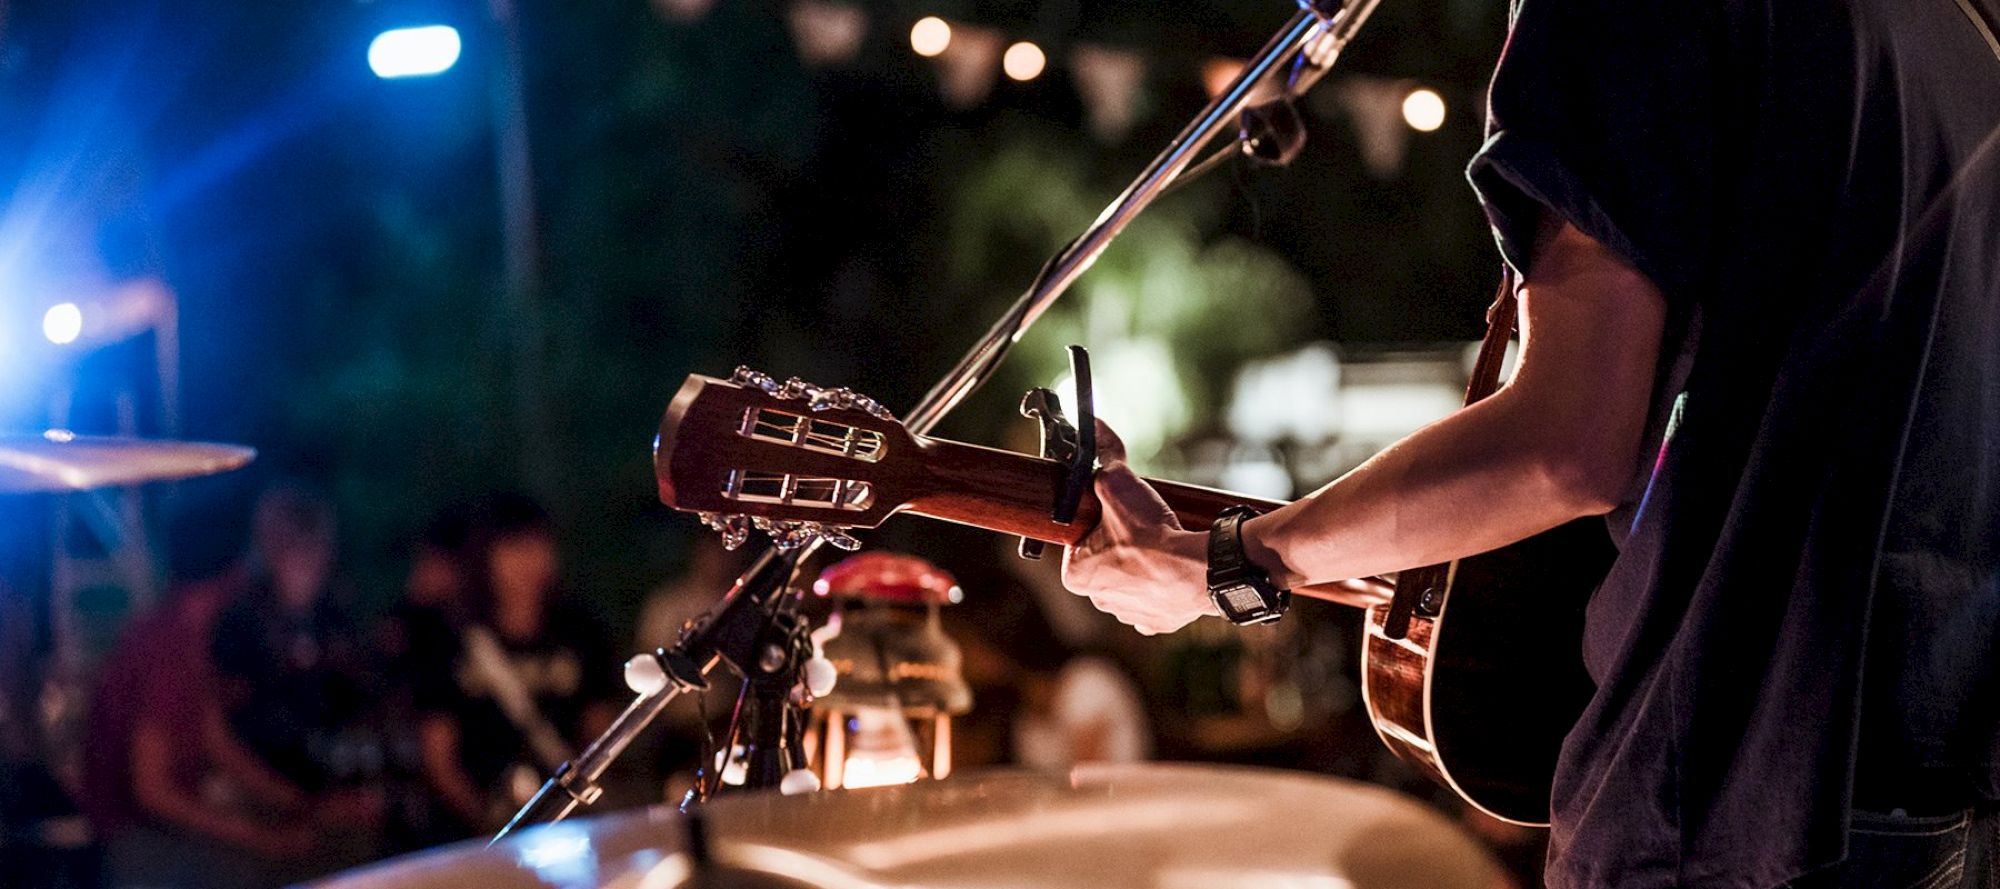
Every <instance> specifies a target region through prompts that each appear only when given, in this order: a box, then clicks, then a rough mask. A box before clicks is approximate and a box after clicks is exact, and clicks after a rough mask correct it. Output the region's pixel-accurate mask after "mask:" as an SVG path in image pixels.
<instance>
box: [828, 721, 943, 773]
mask: <svg viewBox="0 0 2000 889" xmlns="http://www.w3.org/2000/svg"><path fill="white" fill-rule="evenodd" d="M849 718H850V719H852V720H854V722H853V726H854V728H853V735H854V740H853V742H852V746H850V747H849V748H848V750H847V763H846V765H845V766H844V767H843V768H842V770H841V771H842V774H843V777H842V778H841V783H842V784H843V785H845V786H847V787H888V786H890V785H892V784H908V783H910V782H912V781H915V780H917V779H918V778H922V777H923V776H924V761H923V760H922V759H920V758H918V756H917V736H916V734H915V733H913V732H911V731H910V723H909V721H908V720H906V719H904V718H903V714H902V712H901V711H900V710H885V709H882V708H880V707H862V708H859V709H857V710H855V711H854V715H853V716H851V717H849Z"/></svg>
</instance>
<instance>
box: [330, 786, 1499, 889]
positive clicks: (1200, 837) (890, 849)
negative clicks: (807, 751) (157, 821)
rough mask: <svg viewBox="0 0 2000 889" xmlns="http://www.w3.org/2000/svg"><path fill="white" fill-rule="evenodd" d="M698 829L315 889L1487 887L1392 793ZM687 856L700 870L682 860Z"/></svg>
mask: <svg viewBox="0 0 2000 889" xmlns="http://www.w3.org/2000/svg"><path fill="white" fill-rule="evenodd" d="M698 815H699V818H700V822H701V830H699V831H694V830H692V828H691V824H690V819H689V818H688V817H687V816H683V815H680V814H678V813H676V812H674V811H673V810H671V809H668V808H665V807H660V808H655V809H651V810H648V811H645V812H640V813H628V814H621V815H607V816H602V817H596V818H584V819H578V820H573V821H567V822H563V823H561V824H554V825H548V826H544V827H537V828H532V829H529V830H526V831H521V832H518V833H515V834H513V835H511V836H509V837H508V838H507V839H506V840H503V841H501V842H499V843H496V844H494V845H493V846H491V847H486V848H480V847H478V846H476V845H475V844H472V843H466V844H460V845H457V846H452V847H448V848H445V849H441V850H436V851H432V852H428V853H422V854H418V855H415V856H410V857H405V858H401V859H397V860H396V861H393V862H389V863H387V864H382V865H376V866H373V867H370V868H365V869H362V870H358V871H350V872H349V873H347V874H345V875H341V876H336V877H334V878H332V879H330V880H328V881H326V882H323V883H319V884H315V885H316V889H530V887H532V889H548V887H551V886H560V887H563V889H571V887H588V886H617V887H629V886H644V887H652V886H659V887H663V889H665V887H692V886H702V887H714V886H728V887H734V889H779V887H783V889H799V887H840V889H849V887H880V886H899V887H910V889H915V887H923V889H1032V887H1050V889H1056V887H1061V889H1069V887H1076V886H1088V887H1091V889H1180V887H1189V889H1192V887H1201V889H1250V887H1272V886H1312V887H1334V886H1339V887H1346V889H1489V887H1491V886H1492V885H1493V884H1494V880H1495V878H1496V877H1497V876H1498V874H1499V870H1498V869H1497V866H1496V865H1495V863H1494V861H1493V858H1492V857H1491V855H1490V854H1488V853H1487V852H1486V851H1485V850H1484V848H1483V847H1481V846H1480V844H1479V843H1478V842H1476V841H1475V840H1473V839H1472V837H1471V836H1470V835H1468V834H1467V833H1465V832H1464V831H1463V830H1461V829H1459V828H1458V827H1456V826H1455V825H1453V824H1452V823H1451V822H1449V821H1447V820H1446V819H1445V818H1444V817H1443V816H1441V815H1439V814H1437V813H1436V812H1434V811H1432V810H1430V809H1428V808H1426V807H1424V806H1422V805H1420V804H1418V803H1416V802H1415V801H1413V800H1410V799H1409V798H1407V797H1404V796H1402V795H1400V794H1397V793H1394V792H1392V791H1390V790H1387V789H1384V788H1381V787H1376V786H1372V785H1367V784H1361V783H1358V782H1354V781H1344V780H1340V779H1336V778H1327V777H1322V776H1316V775H1306V774H1301V773H1296V772H1280V771H1276V770H1272V769H1256V768H1246V767H1218V766H1197V765H1127V766H1085V767H1079V768H1077V769H1074V770H1072V771H1070V772H1069V773H1067V774H1061V773H1057V774H1045V773H1033V772H1021V771H998V772H987V773H984V774H981V773H976V772H975V773H970V774H965V775H959V776H954V777H952V778H950V779H948V780H944V781H923V782H918V783H916V784H909V785H905V786H901V787H891V788H876V789H870V790H840V791H831V792H825V793H813V794H806V795H803V796H790V797H788V796H779V795H777V794H775V793H768V792H767V793H753V794H745V795H742V796H736V797H725V798H721V799H717V800H716V801H714V802H712V803H709V804H707V805H705V806H703V807H701V809H700V810H699V812H698ZM697 837H699V838H700V839H698V840H697V839H696V838H697ZM694 842H701V843H702V844H703V846H704V847H705V848H704V850H703V851H702V854H691V844H692V843H694ZM697 869H699V870H701V871H703V872H702V873H695V871H696V870H697Z"/></svg>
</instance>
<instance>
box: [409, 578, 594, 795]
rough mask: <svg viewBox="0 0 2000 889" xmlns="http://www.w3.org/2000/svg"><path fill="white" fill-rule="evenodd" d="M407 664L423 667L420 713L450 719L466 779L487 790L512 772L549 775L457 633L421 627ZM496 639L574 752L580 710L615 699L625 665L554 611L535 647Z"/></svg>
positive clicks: (584, 623) (417, 690)
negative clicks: (521, 770) (523, 768)
mask: <svg viewBox="0 0 2000 889" xmlns="http://www.w3.org/2000/svg"><path fill="white" fill-rule="evenodd" d="M421 626H423V627H424V628H426V629H425V633H424V635H423V636H421V637H419V638H416V639H413V640H412V641H413V649H412V652H413V654H412V657H413V659H414V660H415V661H417V662H419V663H428V666H426V667H422V668H419V669H418V670H417V671H416V675H415V676H414V677H412V682H413V685H414V688H413V689H412V692H413V695H414V697H415V701H416V706H417V709H418V710H420V711H422V712H425V713H432V714H441V715H444V716H448V717H450V718H451V719H452V721H453V722H454V723H456V724H457V726H458V736H459V761H460V763H461V764H462V765H463V767H464V768H465V773H466V777H468V778H470V779H472V781H473V783H474V784H476V785H478V786H479V787H481V788H484V789H488V790H491V789H493V788H494V787H495V786H496V785H497V784H498V783H499V781H500V779H501V777H502V776H503V775H505V774H506V773H507V771H508V769H509V768H511V767H513V766H515V765H517V764H518V765H523V766H527V767H530V768H533V769H534V770H535V771H537V772H541V773H546V771H547V766H546V765H545V764H543V763H541V762H539V761H538V760H537V758H536V757H535V755H534V750H533V749H532V748H531V747H530V746H529V744H528V740H527V737H526V736H525V735H524V734H523V733H522V732H521V731H520V730H519V729H517V728H515V726H514V723H513V721H512V720H510V719H508V718H507V714H506V712H505V711H504V710H502V709H501V708H500V704H499V703H498V701H497V700H496V699H495V697H494V695H493V693H492V691H491V688H492V683H491V682H490V681H489V680H488V679H487V678H486V675H485V673H484V672H483V671H481V670H479V669H478V668H476V667H475V666H474V665H473V662H472V659H471V658H469V657H468V656H467V655H466V651H465V643H464V636H463V633H462V631H461V630H458V629H454V628H452V627H451V626H450V625H449V624H447V623H444V622H441V621H440V622H431V623H427V624H423V625H421ZM493 637H494V639H495V640H496V641H498V642H499V643H500V646H501V648H502V649H504V650H505V652H506V654H507V658H508V660H509V662H510V663H511V664H512V665H513V668H514V672H515V674H516V675H518V676H519V677H520V681H521V682H522V683H523V684H524V685H526V686H527V687H528V689H529V690H530V691H531V692H532V693H533V695H534V699H535V706H536V708H537V709H538V710H540V711H541V714H542V717H543V718H544V719H546V720H548V722H549V724H550V725H551V726H554V727H555V730H556V731H557V732H559V733H561V734H562V736H563V738H564V739H565V740H567V741H569V742H570V744H571V745H573V748H574V745H578V744H580V743H581V742H583V741H587V740H589V739H587V738H584V737H582V730H583V726H582V717H583V713H584V710H585V708H587V707H588V706H590V705H591V704H595V703H605V702H612V701H615V700H617V699H618V698H619V696H620V694H621V692H622V691H623V689H624V685H623V683H622V681H621V679H620V676H619V665H620V663H621V662H622V661H621V659H620V657H619V654H618V653H617V652H616V651H615V650H614V648H613V646H612V645H611V643H610V637H609V636H608V635H607V634H606V633H605V632H604V631H603V630H602V628H601V627H600V626H599V625H598V624H597V622H595V621H593V620H591V619H589V618H588V617H587V616H586V615H584V614H581V613H579V612H578V611H577V610H576V609H574V608H569V607H562V606H557V607H554V608H551V610H550V613H549V617H548V622H547V625H546V626H545V627H544V631H543V632H542V634H541V635H539V636H537V637H535V638H533V639H510V638H508V637H507V636H505V635H504V634H500V633H497V632H496V633H493Z"/></svg>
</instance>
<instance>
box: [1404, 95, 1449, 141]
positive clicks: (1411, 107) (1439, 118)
mask: <svg viewBox="0 0 2000 889" xmlns="http://www.w3.org/2000/svg"><path fill="white" fill-rule="evenodd" d="M1403 122H1404V123H1407V124H1409V125H1410V129H1413V130H1416V131H1417V132H1419V133H1429V132H1435V131H1436V130H1437V128H1438V127H1441V126H1444V97H1443V96H1440V95H1438V94H1437V92H1436V91H1435V90H1430V89H1421V88H1419V89H1414V90H1411V91H1410V94H1409V95H1407V96H1404V97H1403Z"/></svg>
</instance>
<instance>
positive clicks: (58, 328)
mask: <svg viewBox="0 0 2000 889" xmlns="http://www.w3.org/2000/svg"><path fill="white" fill-rule="evenodd" d="M82 335H83V309H81V308H78V307H77V305H76V303H56V304H55V305H53V306H50V307H49V310H48V311H47V312H44V313H42V336H45V337H48V338H49V342H52V343H55V344H56V345H58V346H67V345H69V344H70V343H73V342H76V338H77V337H80V336H82Z"/></svg>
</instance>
